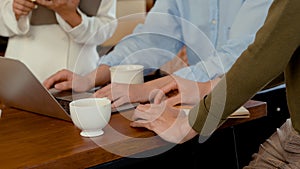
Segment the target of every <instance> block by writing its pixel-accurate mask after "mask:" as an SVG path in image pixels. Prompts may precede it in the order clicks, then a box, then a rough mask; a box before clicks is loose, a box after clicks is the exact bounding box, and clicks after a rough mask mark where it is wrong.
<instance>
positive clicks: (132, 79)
mask: <svg viewBox="0 0 300 169" xmlns="http://www.w3.org/2000/svg"><path fill="white" fill-rule="evenodd" d="M110 75H111V82H113V83H123V84H141V83H144V66H143V65H117V66H112V67H110Z"/></svg>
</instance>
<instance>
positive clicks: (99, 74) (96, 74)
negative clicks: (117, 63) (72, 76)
mask: <svg viewBox="0 0 300 169" xmlns="http://www.w3.org/2000/svg"><path fill="white" fill-rule="evenodd" d="M86 76H87V78H88V79H89V82H90V83H91V86H94V87H96V86H103V85H105V84H107V83H108V82H110V71H109V66H108V65H100V66H99V67H98V68H97V69H95V70H94V71H92V72H91V73H89V74H88V75H86Z"/></svg>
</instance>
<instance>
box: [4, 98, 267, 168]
mask: <svg viewBox="0 0 300 169" xmlns="http://www.w3.org/2000/svg"><path fill="white" fill-rule="evenodd" d="M245 107H246V108H247V109H248V110H249V111H250V114H251V115H250V118H247V119H229V120H228V121H227V122H226V123H224V125H223V126H222V127H221V128H224V127H228V126H233V125H236V124H240V123H244V122H247V121H251V120H253V119H257V118H260V117H263V116H266V114H267V112H266V103H265V102H258V101H248V102H247V103H246V104H245ZM1 109H2V117H1V118H0V155H1V157H0V168H1V169H2V168H3V169H9V168H43V169H45V168H51V169H52V168H72V169H73V168H88V167H92V166H96V165H99V164H105V163H107V162H113V161H114V160H116V159H121V158H122V157H124V156H131V155H133V156H134V155H136V154H139V153H142V152H148V151H149V152H151V150H154V149H160V150H162V151H164V150H165V149H168V148H172V146H173V144H170V143H167V142H165V141H164V140H162V139H160V138H159V137H158V136H157V135H155V133H153V132H151V131H149V130H146V129H144V128H132V127H130V126H129V123H130V120H128V119H127V118H128V117H130V115H131V114H132V113H133V111H132V110H129V111H124V112H122V113H115V114H113V115H112V118H111V121H110V123H109V125H108V126H107V127H106V128H105V129H104V132H105V133H104V135H102V136H100V137H95V138H84V137H81V136H80V135H79V132H80V131H79V130H78V129H77V128H76V127H75V126H74V125H73V124H72V123H71V122H66V121H63V120H58V119H54V118H49V117H46V116H42V115H38V114H34V113H29V112H25V111H21V110H17V109H12V108H4V107H2V108H1ZM143 155H145V154H143ZM146 155H149V154H146ZM150 155H151V154H150Z"/></svg>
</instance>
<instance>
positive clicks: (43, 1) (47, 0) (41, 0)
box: [36, 0, 54, 6]
mask: <svg viewBox="0 0 300 169" xmlns="http://www.w3.org/2000/svg"><path fill="white" fill-rule="evenodd" d="M36 2H37V3H38V4H40V5H43V6H52V5H53V4H54V1H52V0H36Z"/></svg>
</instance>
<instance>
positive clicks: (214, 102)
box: [189, 0, 300, 134]
mask: <svg viewBox="0 0 300 169" xmlns="http://www.w3.org/2000/svg"><path fill="white" fill-rule="evenodd" d="M297 5H298V6H297ZM297 7H299V3H298V1H287V0H275V1H274V3H273V5H272V7H271V9H270V11H269V15H268V18H267V20H266V22H265V25H264V26H263V27H262V28H261V29H260V31H259V32H258V34H257V37H256V39H255V42H254V44H252V45H251V46H250V47H249V48H248V49H247V50H246V51H245V52H243V54H242V55H241V57H240V58H239V59H238V60H237V62H236V63H235V64H234V65H233V67H232V68H231V69H230V70H229V72H228V73H227V74H226V76H224V77H223V78H222V80H221V81H220V82H219V84H218V85H217V86H216V87H215V88H214V90H213V91H212V92H211V93H210V94H209V95H208V96H207V97H206V98H205V99H203V100H202V101H201V102H200V104H199V105H200V106H199V107H195V108H194V109H193V110H192V111H191V113H190V117H189V120H190V124H191V125H192V126H193V128H194V129H195V130H197V131H198V132H199V133H205V134H208V133H211V132H212V131H213V130H214V129H215V128H213V127H217V126H218V125H219V124H221V123H223V122H224V121H225V120H226V118H227V117H228V116H229V115H230V114H231V113H232V112H233V111H235V110H236V109H237V108H239V107H240V106H242V105H243V104H244V103H245V102H246V101H247V100H249V99H250V98H251V97H252V96H253V95H255V94H256V93H257V92H258V91H259V90H261V89H262V88H263V87H264V86H265V85H266V84H268V83H269V82H270V81H271V80H272V79H274V78H275V77H277V76H278V75H279V74H280V73H282V72H283V71H284V69H285V67H286V65H287V64H288V62H289V60H290V57H291V56H292V54H293V52H294V51H295V49H296V48H297V47H298V46H299V37H297V38H294V35H297V34H299V29H300V28H299V26H297V28H295V26H294V23H295V22H296V21H297V19H299V12H297V11H298V10H299V9H298V8H297ZM297 15H298V16H297ZM298 25H299V24H298ZM270 65H271V66H270ZM211 123H215V124H214V125H210V126H209V127H208V126H207V124H211Z"/></svg>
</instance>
